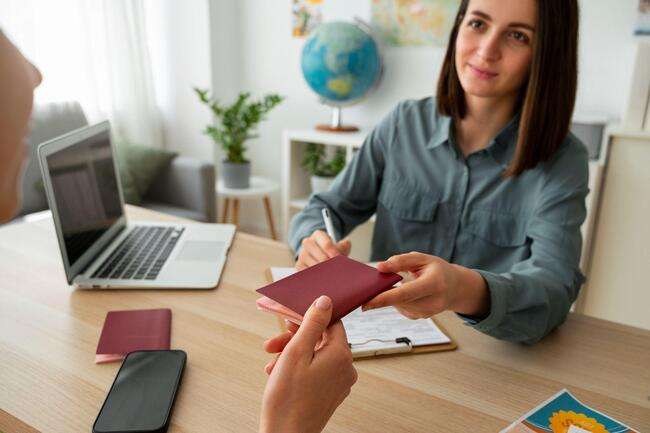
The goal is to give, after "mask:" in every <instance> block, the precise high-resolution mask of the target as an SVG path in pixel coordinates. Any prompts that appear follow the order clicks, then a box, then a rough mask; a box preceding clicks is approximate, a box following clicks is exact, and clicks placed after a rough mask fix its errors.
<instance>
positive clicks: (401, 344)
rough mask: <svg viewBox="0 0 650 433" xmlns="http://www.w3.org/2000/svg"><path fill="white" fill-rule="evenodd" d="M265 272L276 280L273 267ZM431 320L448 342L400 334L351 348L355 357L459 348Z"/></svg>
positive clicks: (283, 326)
mask: <svg viewBox="0 0 650 433" xmlns="http://www.w3.org/2000/svg"><path fill="white" fill-rule="evenodd" d="M264 273H265V277H266V280H267V281H268V282H269V283H272V282H273V281H274V280H273V274H272V272H271V269H270V268H267V269H266V270H265V272H264ZM277 320H278V327H279V328H280V331H281V332H285V331H286V330H287V326H286V323H285V321H284V319H282V318H280V317H278V318H277ZM406 320H409V319H406ZM429 320H431V321H432V322H433V324H434V325H435V327H436V328H437V329H438V330H439V331H440V332H441V333H442V334H444V335H445V336H446V337H447V339H448V340H449V341H448V342H444V343H438V344H425V345H417V344H414V343H413V341H412V338H409V336H408V335H404V336H399V337H396V338H387V339H376V338H372V339H369V340H367V341H364V342H363V343H353V344H349V345H350V349H351V350H352V356H353V358H354V359H364V358H371V357H372V358H374V357H385V356H399V355H409V354H418V353H431V352H443V351H448V350H455V349H457V348H458V345H457V344H456V342H455V341H454V340H453V339H452V338H451V336H450V335H449V333H448V332H447V331H446V329H444V327H442V326H441V325H440V324H439V323H438V322H437V321H436V320H435V319H434V318H431V319H429ZM432 332H433V331H432ZM373 343H374V344H373ZM376 343H379V344H376ZM364 346H365V347H364Z"/></svg>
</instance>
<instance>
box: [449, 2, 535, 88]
mask: <svg viewBox="0 0 650 433" xmlns="http://www.w3.org/2000/svg"><path fill="white" fill-rule="evenodd" d="M536 23H537V4H536V0H470V2H469V5H468V8H467V12H466V14H465V17H464V18H463V21H462V23H461V24H460V28H459V31H458V37H457V39H456V58H455V62H456V65H455V66H456V70H457V71H458V77H459V79H460V83H461V85H462V86H463V90H464V91H465V94H466V95H468V96H470V95H471V96H475V97H481V98H503V97H509V96H514V97H516V95H517V94H518V93H519V89H520V88H521V87H522V86H523V85H524V84H525V83H526V81H527V79H528V73H529V71H530V64H531V61H532V55H533V48H532V46H533V40H534V38H535V27H536Z"/></svg>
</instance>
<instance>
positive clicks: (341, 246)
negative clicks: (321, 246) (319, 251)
mask: <svg viewBox="0 0 650 433" xmlns="http://www.w3.org/2000/svg"><path fill="white" fill-rule="evenodd" d="M336 248H337V249H338V250H339V251H340V252H341V254H343V255H344V256H347V255H349V254H350V250H351V249H352V243H351V242H350V241H349V240H348V239H344V240H342V241H339V242H338V243H337V244H336Z"/></svg>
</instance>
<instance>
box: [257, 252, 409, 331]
mask: <svg viewBox="0 0 650 433" xmlns="http://www.w3.org/2000/svg"><path fill="white" fill-rule="evenodd" d="M401 279H402V277H401V276H399V275H398V274H394V273H381V272H379V271H378V270H377V269H375V268H373V267H372V266H368V265H365V264H363V263H360V262H357V261H356V260H352V259H350V258H348V257H346V256H342V255H341V256H336V257H333V258H331V259H329V260H326V261H324V262H321V263H319V264H317V265H314V266H312V267H309V268H307V269H304V270H302V271H300V272H296V273H295V274H293V275H290V276H288V277H286V278H283V279H281V280H278V281H276V282H274V283H272V284H269V285H268V286H265V287H262V288H261V289H257V292H259V293H261V294H262V295H264V296H266V297H268V298H271V299H272V300H273V301H276V302H277V303H279V304H281V305H282V306H284V307H286V308H288V309H289V310H291V311H292V312H295V313H297V315H298V316H299V317H300V318H302V317H303V316H304V315H305V313H306V312H307V309H308V308H309V307H310V306H311V304H312V303H313V302H314V301H315V300H316V299H317V298H318V297H319V296H321V295H327V296H329V297H330V298H331V299H332V304H333V310H332V319H331V320H330V323H334V322H336V321H337V320H339V319H341V318H342V317H345V316H347V315H348V314H349V313H351V312H352V311H354V310H356V309H357V308H359V307H360V306H361V305H363V304H365V303H366V302H368V301H370V300H371V299H372V298H374V297H375V296H377V295H378V294H380V293H383V292H385V291H386V290H388V289H390V288H392V287H393V285H395V283H397V282H398V281H400V280H401ZM257 304H258V307H261V309H263V310H265V311H271V309H269V308H265V304H266V305H268V304H267V303H266V302H265V300H264V298H262V299H259V300H258V302H257ZM272 311H276V312H277V309H276V310H272ZM289 319H291V317H289Z"/></svg>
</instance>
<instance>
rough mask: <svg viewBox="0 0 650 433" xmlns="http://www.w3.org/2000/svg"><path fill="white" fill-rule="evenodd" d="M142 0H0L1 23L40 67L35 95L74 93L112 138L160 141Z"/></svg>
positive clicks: (58, 97) (59, 97)
mask: <svg viewBox="0 0 650 433" xmlns="http://www.w3.org/2000/svg"><path fill="white" fill-rule="evenodd" d="M144 11H145V8H144V1H143V0H56V1H52V0H0V27H2V28H3V31H4V32H5V34H7V35H8V37H9V38H10V39H12V40H13V42H14V43H15V44H16V45H17V46H18V47H19V48H20V50H21V51H22V52H23V53H24V54H25V56H26V57H28V58H29V59H30V60H31V61H32V62H33V63H34V64H35V65H36V66H37V67H38V68H39V69H40V70H41V72H42V74H43V83H42V84H41V87H40V88H39V89H38V90H37V92H36V102H37V103H39V102H51V101H69V100H77V101H79V102H80V103H81V105H82V107H83V109H84V112H85V113H86V116H87V117H88V119H89V121H90V122H91V123H93V122H96V121H100V120H103V119H109V120H110V121H111V124H112V128H113V132H114V134H115V136H116V137H117V139H118V140H120V139H124V140H130V141H133V142H137V143H141V144H146V145H150V146H154V147H161V146H162V144H163V140H162V121H161V115H160V112H159V110H158V108H157V104H156V95H155V90H154V89H155V86H154V82H153V74H152V70H151V59H150V54H149V47H148V40H147V31H146V17H145V12H144Z"/></svg>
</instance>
